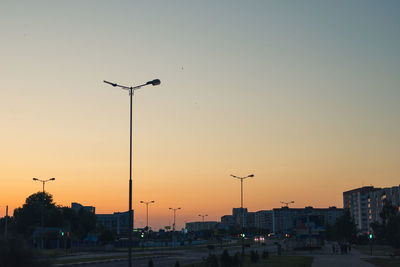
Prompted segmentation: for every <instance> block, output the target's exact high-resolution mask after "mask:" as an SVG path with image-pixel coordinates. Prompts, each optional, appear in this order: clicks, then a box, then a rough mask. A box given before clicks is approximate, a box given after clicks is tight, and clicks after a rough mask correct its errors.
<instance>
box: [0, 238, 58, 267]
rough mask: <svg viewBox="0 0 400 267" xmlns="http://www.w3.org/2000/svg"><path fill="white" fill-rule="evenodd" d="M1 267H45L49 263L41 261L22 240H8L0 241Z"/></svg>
mask: <svg viewBox="0 0 400 267" xmlns="http://www.w3.org/2000/svg"><path fill="white" fill-rule="evenodd" d="M0 266H1V267H16V266H18V267H47V266H51V265H50V263H48V262H45V261H43V260H42V261H41V260H40V259H39V258H38V257H37V256H35V254H34V253H33V252H32V250H30V249H29V248H28V247H27V246H26V244H25V242H24V241H23V240H22V239H18V238H8V239H7V240H6V239H1V240H0Z"/></svg>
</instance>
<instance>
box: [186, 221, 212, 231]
mask: <svg viewBox="0 0 400 267" xmlns="http://www.w3.org/2000/svg"><path fill="white" fill-rule="evenodd" d="M217 224H218V222H214V221H207V222H188V223H186V229H187V230H188V231H189V232H198V231H205V230H212V229H214V227H215V226H216V225H217Z"/></svg>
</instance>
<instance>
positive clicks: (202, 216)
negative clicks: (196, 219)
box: [199, 214, 208, 222]
mask: <svg viewBox="0 0 400 267" xmlns="http://www.w3.org/2000/svg"><path fill="white" fill-rule="evenodd" d="M199 216H200V217H201V218H203V222H204V217H206V216H208V215H207V214H199Z"/></svg>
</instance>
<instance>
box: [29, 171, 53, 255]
mask: <svg viewBox="0 0 400 267" xmlns="http://www.w3.org/2000/svg"><path fill="white" fill-rule="evenodd" d="M55 179H56V178H54V177H53V178H50V179H48V180H40V179H38V178H32V180H34V181H38V182H41V183H42V184H43V192H42V212H41V218H40V225H41V227H40V228H41V229H40V230H41V231H40V235H41V239H42V240H41V243H42V244H41V247H42V249H44V237H43V232H44V229H43V228H44V196H45V195H44V192H45V191H44V185H45V184H46V183H47V182H50V181H54V180H55Z"/></svg>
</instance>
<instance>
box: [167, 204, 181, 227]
mask: <svg viewBox="0 0 400 267" xmlns="http://www.w3.org/2000/svg"><path fill="white" fill-rule="evenodd" d="M169 209H170V210H173V211H174V224H173V225H172V231H174V232H175V222H176V211H177V210H180V209H181V208H176V209H174V208H169Z"/></svg>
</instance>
